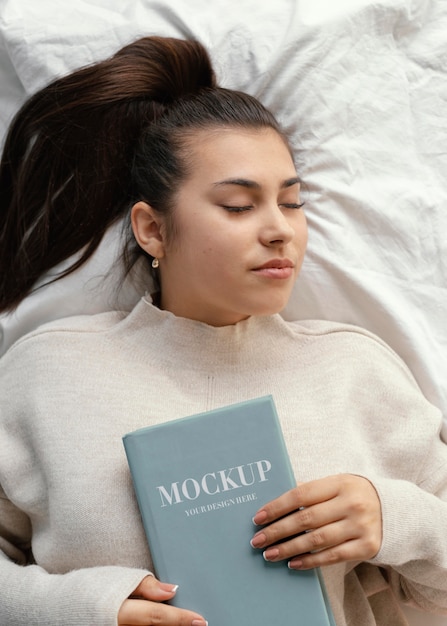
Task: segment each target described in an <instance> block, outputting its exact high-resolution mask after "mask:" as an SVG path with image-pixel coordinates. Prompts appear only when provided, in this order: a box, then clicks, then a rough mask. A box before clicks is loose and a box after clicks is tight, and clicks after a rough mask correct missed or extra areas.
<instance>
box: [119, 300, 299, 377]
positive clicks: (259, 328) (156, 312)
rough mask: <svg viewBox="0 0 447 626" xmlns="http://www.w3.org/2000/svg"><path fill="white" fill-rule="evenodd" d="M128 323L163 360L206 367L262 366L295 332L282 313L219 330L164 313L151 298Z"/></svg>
mask: <svg viewBox="0 0 447 626" xmlns="http://www.w3.org/2000/svg"><path fill="white" fill-rule="evenodd" d="M125 324H126V325H127V326H128V328H127V331H128V332H129V331H130V333H131V334H133V333H134V332H135V333H136V334H137V336H138V341H139V342H141V341H146V342H150V352H151V353H152V354H154V350H156V351H157V352H156V353H157V354H159V358H160V359H162V360H167V361H172V360H176V359H180V360H182V361H183V363H185V362H188V363H190V365H192V362H193V361H197V362H198V363H200V365H201V366H202V367H208V366H213V364H216V363H225V364H226V365H237V364H239V365H245V366H248V365H250V366H253V365H257V366H261V364H262V362H264V361H265V360H266V359H267V358H268V356H269V355H271V354H272V353H273V352H277V351H278V350H281V349H282V348H281V343H282V339H284V338H285V339H288V336H290V332H291V331H290V328H289V327H288V324H287V322H285V321H284V320H283V318H282V317H281V316H280V315H279V314H278V315H269V316H253V317H249V318H248V319H246V320H243V321H241V322H239V323H237V324H233V325H230V326H219V327H215V326H210V325H208V324H205V323H204V322H198V321H196V320H191V319H187V318H183V317H177V316H176V315H174V314H173V313H171V312H170V311H164V310H161V309H159V308H157V307H156V306H154V305H153V304H152V301H151V299H150V297H148V296H145V297H144V298H142V299H141V300H140V302H139V303H138V304H137V305H136V306H135V308H134V309H133V311H132V312H131V313H130V314H129V316H128V318H127V320H126V322H125ZM281 330H282V332H281ZM284 330H285V332H284ZM147 332H149V333H150V337H149V336H147ZM143 336H144V339H143ZM140 346H141V343H140Z"/></svg>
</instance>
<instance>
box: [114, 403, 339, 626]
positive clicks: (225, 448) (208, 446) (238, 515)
mask: <svg viewBox="0 0 447 626" xmlns="http://www.w3.org/2000/svg"><path fill="white" fill-rule="evenodd" d="M123 443H124V447H125V451H126V455H127V459H128V463H129V468H130V472H131V475H132V480H133V484H134V489H135V493H136V497H137V501H138V505H139V508H140V512H141V517H142V522H143V526H144V529H145V532H146V536H147V539H148V542H149V547H150V551H151V554H152V559H153V562H154V567H155V574H156V575H157V577H158V578H159V579H160V580H162V581H165V582H170V583H173V584H177V585H179V588H178V591H177V593H176V595H175V598H174V599H173V600H172V601H171V603H172V604H173V605H175V606H179V607H182V608H185V609H191V610H194V611H197V612H198V613H200V614H201V615H203V616H204V618H205V619H206V620H208V621H209V623H210V626H232V625H233V624H236V625H239V624H241V625H242V624H243V625H244V626H270V625H271V624H305V625H306V626H335V621H334V618H333V616H332V613H331V609H330V606H329V602H328V599H327V595H326V591H325V588H324V583H323V579H322V577H321V572H320V570H319V569H318V568H316V569H312V570H305V571H294V570H290V569H289V568H288V567H287V562H286V561H282V562H278V563H269V562H266V561H265V560H264V558H263V556H262V551H261V550H257V549H254V548H252V547H251V545H250V539H251V538H252V536H253V534H254V533H255V531H256V530H258V529H259V527H257V526H255V525H254V524H253V522H252V518H253V516H254V514H255V513H256V511H257V510H258V509H259V508H260V507H261V506H262V504H265V503H267V502H268V501H270V500H272V499H274V498H276V497H278V496H279V495H281V494H282V493H284V492H285V491H288V490H289V489H291V488H293V487H294V486H295V485H296V481H295V478H294V475H293V471H292V467H291V464H290V459H289V457H288V454H287V450H286V446H285V443H284V439H283V435H282V431H281V427H280V423H279V420H278V416H277V413H276V409H275V405H274V402H273V398H272V397H271V396H265V397H261V398H256V399H254V400H249V401H246V402H241V403H238V404H232V405H229V406H226V407H223V408H219V409H215V410H211V411H208V412H206V413H200V414H196V415H192V416H188V417H183V418H180V419H175V420H173V421H170V422H166V423H163V424H160V425H156V426H149V427H146V428H141V429H139V430H136V431H134V432H132V433H128V434H126V435H125V436H124V437H123Z"/></svg>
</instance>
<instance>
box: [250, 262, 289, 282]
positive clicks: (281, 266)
mask: <svg viewBox="0 0 447 626" xmlns="http://www.w3.org/2000/svg"><path fill="white" fill-rule="evenodd" d="M293 268H294V264H293V263H292V261H291V260H290V259H271V260H270V261H267V262H266V263H264V264H263V265H260V266H259V267H256V268H255V269H254V270H253V271H254V272H255V273H256V274H257V275H259V276H263V277H264V278H276V279H282V280H284V279H285V278H290V277H291V276H292V275H293Z"/></svg>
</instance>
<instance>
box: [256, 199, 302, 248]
mask: <svg viewBox="0 0 447 626" xmlns="http://www.w3.org/2000/svg"><path fill="white" fill-rule="evenodd" d="M294 236H295V229H294V228H293V226H292V224H291V223H290V221H289V219H288V217H287V216H286V215H285V214H284V213H283V211H282V210H281V207H278V206H272V207H270V208H268V209H266V217H265V221H264V224H263V228H262V230H261V240H262V243H263V244H264V245H265V246H280V245H284V244H287V243H289V242H290V241H292V239H293V237H294Z"/></svg>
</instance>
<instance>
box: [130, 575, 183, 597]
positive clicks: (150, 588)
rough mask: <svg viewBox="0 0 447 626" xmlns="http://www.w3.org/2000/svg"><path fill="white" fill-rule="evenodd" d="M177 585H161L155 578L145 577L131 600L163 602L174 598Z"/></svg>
mask: <svg viewBox="0 0 447 626" xmlns="http://www.w3.org/2000/svg"><path fill="white" fill-rule="evenodd" d="M177 589H178V585H172V584H171V583H162V582H160V581H159V580H158V579H157V578H155V576H152V575H150V576H146V577H145V578H143V580H142V581H141V583H140V584H139V585H138V587H137V588H136V589H135V590H134V592H133V593H132V595H131V598H144V599H145V600H153V601H154V602H164V601H166V600H170V599H171V598H173V597H174V596H175V592H176V591H177Z"/></svg>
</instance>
